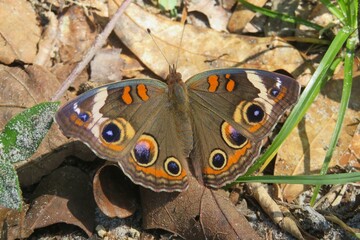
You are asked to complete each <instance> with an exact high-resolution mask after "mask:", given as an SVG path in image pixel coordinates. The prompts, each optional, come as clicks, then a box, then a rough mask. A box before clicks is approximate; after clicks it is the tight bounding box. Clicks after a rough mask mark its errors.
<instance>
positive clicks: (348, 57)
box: [310, 33, 358, 205]
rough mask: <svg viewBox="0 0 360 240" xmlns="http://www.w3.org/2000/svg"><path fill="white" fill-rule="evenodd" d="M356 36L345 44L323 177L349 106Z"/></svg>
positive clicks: (322, 171)
mask: <svg viewBox="0 0 360 240" xmlns="http://www.w3.org/2000/svg"><path fill="white" fill-rule="evenodd" d="M357 39H358V38H357V34H355V33H354V34H352V36H351V37H350V38H349V39H348V41H347V43H346V54H345V64H344V65H345V67H344V73H345V74H344V84H343V91H342V95H341V102H340V107H339V112H338V119H337V121H336V125H335V129H334V132H333V135H332V137H331V140H330V143H329V149H328V150H327V152H326V155H325V159H324V163H323V166H322V168H321V170H320V174H322V175H324V174H326V172H327V170H328V167H329V164H330V161H331V157H332V155H333V152H334V150H335V147H336V144H337V142H338V140H339V137H340V132H341V128H342V125H343V122H344V118H345V112H346V109H347V107H348V105H349V101H350V95H351V87H352V78H353V72H352V69H353V64H354V56H355V48H356V44H357ZM320 187H321V185H316V187H315V189H314V194H313V196H312V198H311V201H310V204H311V205H314V204H315V201H316V197H317V195H318V193H319V191H320Z"/></svg>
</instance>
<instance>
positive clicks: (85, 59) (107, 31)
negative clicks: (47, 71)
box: [51, 0, 131, 101]
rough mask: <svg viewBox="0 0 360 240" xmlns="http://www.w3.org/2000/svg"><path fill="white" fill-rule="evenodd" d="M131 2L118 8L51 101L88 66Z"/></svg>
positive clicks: (59, 96)
mask: <svg viewBox="0 0 360 240" xmlns="http://www.w3.org/2000/svg"><path fill="white" fill-rule="evenodd" d="M130 3H131V0H125V1H124V2H123V3H122V4H121V6H120V7H119V8H118V10H117V11H116V13H115V14H114V15H113V17H112V18H111V20H110V21H109V22H108V24H107V25H106V27H105V28H104V30H103V31H102V32H101V33H100V34H99V35H98V36H97V38H96V39H95V41H94V44H93V45H92V46H91V48H90V49H89V51H88V52H87V53H86V54H85V56H84V57H83V59H82V60H81V61H80V62H79V63H78V64H77V65H76V67H75V68H74V70H73V71H72V72H71V73H70V75H69V76H68V77H67V79H66V80H65V82H63V84H62V85H61V88H60V89H59V90H58V91H57V92H56V93H55V95H54V96H53V97H52V99H51V101H58V100H59V99H60V98H61V96H62V95H64V93H65V91H66V90H67V89H68V88H69V87H70V85H71V84H72V83H73V82H74V81H75V79H76V78H77V76H79V74H80V73H81V72H82V71H83V70H84V68H85V67H86V66H87V65H88V64H89V62H90V61H91V59H92V58H93V57H94V55H95V53H96V52H97V51H98V50H99V49H100V48H101V47H102V46H103V45H104V44H105V42H106V40H107V38H108V37H109V35H110V33H111V32H112V30H113V29H114V27H115V24H116V22H117V21H118V19H119V17H120V16H121V15H122V14H123V12H124V11H125V9H126V8H127V7H128V6H129V4H130Z"/></svg>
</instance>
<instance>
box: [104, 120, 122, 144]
mask: <svg viewBox="0 0 360 240" xmlns="http://www.w3.org/2000/svg"><path fill="white" fill-rule="evenodd" d="M120 136H121V130H120V128H119V127H118V126H117V125H116V124H114V123H109V124H108V125H106V126H105V127H104V129H103V130H102V137H103V139H104V140H105V141H106V142H116V141H119V140H120Z"/></svg>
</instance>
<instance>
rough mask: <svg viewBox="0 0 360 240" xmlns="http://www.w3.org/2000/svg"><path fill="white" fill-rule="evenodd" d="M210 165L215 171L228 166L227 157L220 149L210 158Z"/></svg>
mask: <svg viewBox="0 0 360 240" xmlns="http://www.w3.org/2000/svg"><path fill="white" fill-rule="evenodd" d="M209 164H210V166H211V167H212V168H213V169H215V170H221V169H223V168H224V167H225V166H226V164H227V155H226V153H225V152H224V151H222V150H220V149H215V150H213V151H212V152H211V154H210V157H209Z"/></svg>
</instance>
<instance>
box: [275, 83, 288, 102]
mask: <svg viewBox="0 0 360 240" xmlns="http://www.w3.org/2000/svg"><path fill="white" fill-rule="evenodd" d="M286 92H287V88H286V87H282V88H281V92H280V94H279V95H278V96H277V97H276V98H275V99H274V102H276V103H277V102H279V101H280V100H281V99H283V98H284V97H285V95H286Z"/></svg>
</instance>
